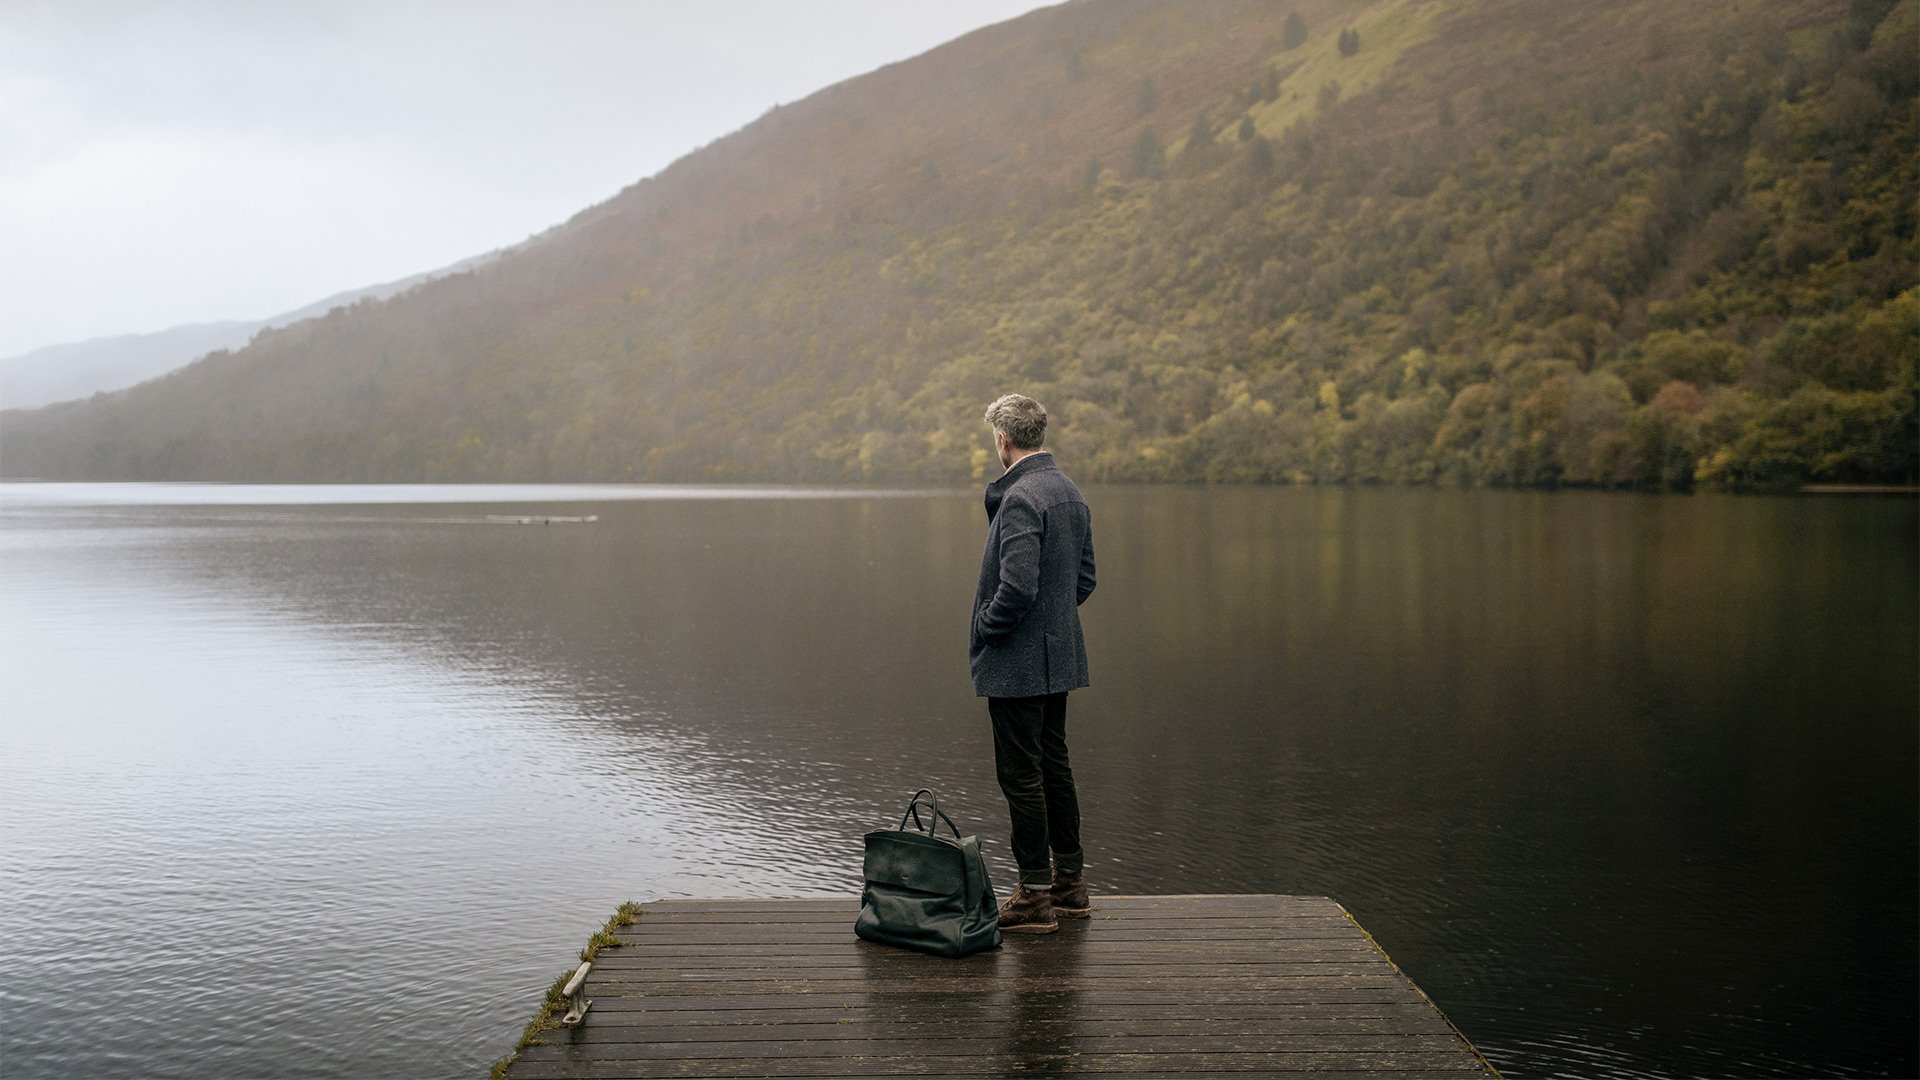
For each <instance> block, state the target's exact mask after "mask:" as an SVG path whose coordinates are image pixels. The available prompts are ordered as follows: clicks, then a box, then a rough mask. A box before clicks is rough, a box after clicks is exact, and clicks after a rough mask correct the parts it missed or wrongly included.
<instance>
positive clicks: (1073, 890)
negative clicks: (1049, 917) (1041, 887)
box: [1047, 870, 1093, 919]
mask: <svg viewBox="0 0 1920 1080" xmlns="http://www.w3.org/2000/svg"><path fill="white" fill-rule="evenodd" d="M1047 899H1049V900H1051V901H1053V913H1054V914H1055V915H1057V916H1059V917H1060V918H1063V919H1088V918H1092V917H1093V901H1091V900H1089V899H1087V879H1086V876H1085V875H1083V874H1063V873H1061V872H1060V871H1058V870H1055V871H1054V872H1053V887H1052V888H1050V889H1048V890H1047Z"/></svg>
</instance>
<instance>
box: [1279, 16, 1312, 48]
mask: <svg viewBox="0 0 1920 1080" xmlns="http://www.w3.org/2000/svg"><path fill="white" fill-rule="evenodd" d="M1306 42H1307V22H1306V20H1305V19H1302V18H1301V17H1300V13H1299V12H1297V11H1294V12H1289V13H1288V14H1287V25H1286V27H1285V28H1284V29H1282V30H1281V31H1280V47H1281V48H1283V49H1297V48H1299V47H1300V46H1302V45H1304V44H1306Z"/></svg>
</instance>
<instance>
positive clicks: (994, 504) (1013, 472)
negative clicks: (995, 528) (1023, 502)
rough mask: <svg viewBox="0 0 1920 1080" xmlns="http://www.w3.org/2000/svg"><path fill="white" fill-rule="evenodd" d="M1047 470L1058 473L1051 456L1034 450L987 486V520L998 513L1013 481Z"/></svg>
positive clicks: (1045, 452) (1042, 451) (1043, 451)
mask: <svg viewBox="0 0 1920 1080" xmlns="http://www.w3.org/2000/svg"><path fill="white" fill-rule="evenodd" d="M1047 469H1053V470H1054V471H1056V472H1058V471H1059V467H1058V466H1056V465H1054V463H1053V455H1052V454H1050V453H1048V452H1047V451H1045V450H1036V451H1034V452H1033V453H1031V454H1028V455H1027V456H1026V457H1023V458H1021V459H1020V460H1019V461H1016V462H1014V463H1013V468H1011V469H1008V470H1007V471H1006V474H1005V475H1003V476H1001V477H1000V479H998V480H995V481H994V482H993V483H991V484H988V485H987V520H988V521H992V520H993V515H994V514H996V513H998V512H999V510H1000V500H1001V499H1003V498H1005V497H1006V495H1007V489H1008V488H1010V487H1012V486H1013V484H1014V481H1016V480H1018V479H1020V478H1021V477H1023V476H1026V475H1027V474H1029V473H1036V472H1042V471H1044V470H1047Z"/></svg>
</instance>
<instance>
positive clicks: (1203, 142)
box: [1187, 113, 1213, 150]
mask: <svg viewBox="0 0 1920 1080" xmlns="http://www.w3.org/2000/svg"><path fill="white" fill-rule="evenodd" d="M1211 145H1213V125H1212V124H1210V123H1208V122H1207V114H1206V113H1201V114H1200V115H1199V116H1196V117H1194V118H1193V130H1192V131H1190V132H1188V133H1187V149H1188V150H1197V149H1199V148H1200V147H1202V146H1211Z"/></svg>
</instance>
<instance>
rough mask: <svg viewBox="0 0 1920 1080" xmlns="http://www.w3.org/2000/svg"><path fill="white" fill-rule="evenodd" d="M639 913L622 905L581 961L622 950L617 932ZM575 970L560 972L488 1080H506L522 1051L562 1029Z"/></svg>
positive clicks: (631, 905) (629, 905) (630, 903)
mask: <svg viewBox="0 0 1920 1080" xmlns="http://www.w3.org/2000/svg"><path fill="white" fill-rule="evenodd" d="M640 914H641V912H640V905H639V904H638V903H636V902H634V901H632V900H629V901H627V902H626V903H624V904H621V905H620V907H619V908H618V909H617V910H616V911H614V913H613V917H612V918H610V919H608V920H607V924H606V925H605V926H603V927H601V928H600V929H599V930H597V931H595V932H594V935H593V936H592V937H590V938H588V939H587V944H586V947H585V948H583V949H581V950H580V959H581V960H585V961H591V960H592V959H593V958H594V957H596V956H598V955H600V950H601V949H617V948H619V947H620V946H621V945H622V944H624V943H623V942H622V941H621V940H620V938H619V937H618V936H617V935H616V934H615V933H614V931H616V930H618V929H620V928H621V927H623V926H632V925H633V924H634V923H635V922H637V921H639V919H640ZM575 970H576V969H575V968H568V969H567V970H566V971H563V972H561V973H560V977H559V978H557V979H555V980H553V985H551V986H549V987H547V994H546V996H545V997H544V998H542V999H541V1001H540V1008H539V1009H538V1010H536V1011H535V1012H534V1014H533V1019H531V1020H529V1021H527V1029H526V1030H525V1031H523V1032H521V1033H520V1041H519V1042H517V1043H515V1044H514V1046H513V1052H512V1053H510V1054H508V1055H507V1056H506V1057H503V1058H501V1059H500V1060H499V1061H496V1062H494V1065H493V1071H492V1072H491V1073H489V1074H488V1077H489V1080H505V1077H506V1075H507V1067H508V1066H510V1065H512V1064H513V1063H514V1062H515V1061H518V1060H519V1059H520V1052H521V1051H523V1050H525V1049H526V1048H527V1047H529V1046H537V1045H539V1043H540V1036H541V1034H542V1033H544V1032H548V1031H552V1030H553V1029H554V1028H557V1027H559V1026H560V1018H561V1017H562V1016H564V1015H566V1011H567V998H566V995H564V994H562V993H561V992H560V991H561V989H562V988H563V987H565V986H566V985H567V980H568V979H571V978H573V973H574V971H575Z"/></svg>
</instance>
